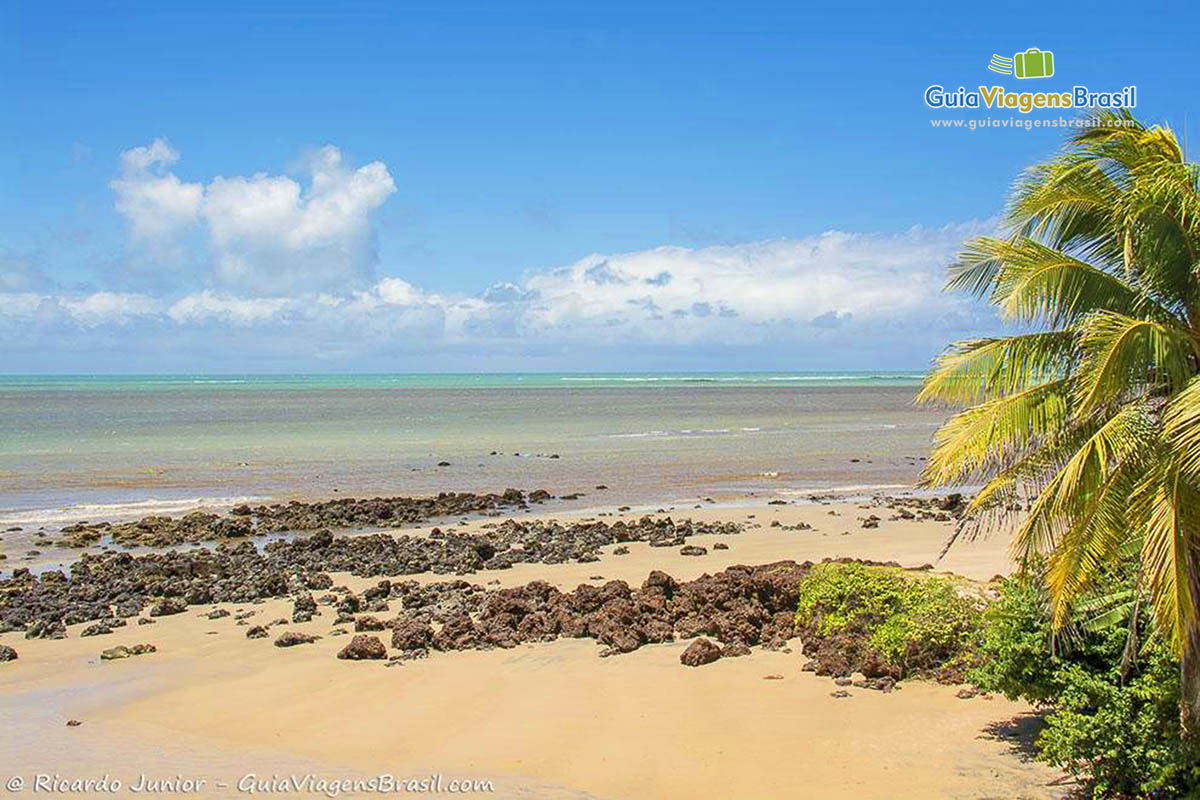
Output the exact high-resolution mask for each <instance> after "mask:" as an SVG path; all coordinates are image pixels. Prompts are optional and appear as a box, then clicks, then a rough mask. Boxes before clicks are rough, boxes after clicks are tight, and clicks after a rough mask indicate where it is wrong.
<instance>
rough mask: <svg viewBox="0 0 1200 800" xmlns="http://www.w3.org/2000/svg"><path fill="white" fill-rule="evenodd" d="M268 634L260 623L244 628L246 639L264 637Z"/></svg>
mask: <svg viewBox="0 0 1200 800" xmlns="http://www.w3.org/2000/svg"><path fill="white" fill-rule="evenodd" d="M269 635H270V634H269V633H268V632H267V629H266V628H264V627H263V626H262V625H255V626H253V627H252V628H248V629H247V630H246V638H247V639H265V638H267V636H269Z"/></svg>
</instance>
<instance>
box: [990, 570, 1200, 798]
mask: <svg viewBox="0 0 1200 800" xmlns="http://www.w3.org/2000/svg"><path fill="white" fill-rule="evenodd" d="M1109 583H1110V586H1112V587H1113V588H1114V591H1112V592H1110V594H1109V595H1108V596H1107V597H1106V598H1101V599H1100V601H1098V603H1097V602H1093V603H1092V606H1093V607H1095V606H1096V605H1097V604H1099V605H1102V606H1103V605H1112V599H1113V598H1114V597H1115V598H1123V597H1126V596H1128V591H1129V590H1131V589H1132V588H1133V586H1132V582H1131V581H1130V580H1129V579H1128V578H1125V577H1118V576H1110V580H1109ZM1114 611H1115V612H1116V613H1112V612H1114ZM984 620H985V626H984V630H983V635H982V637H981V639H980V645H979V655H980V658H979V660H978V666H977V667H976V668H975V669H974V670H972V671H971V673H970V674H969V676H968V677H969V678H970V679H971V680H972V681H974V682H975V683H977V684H978V685H979V686H980V687H981V688H983V689H986V690H988V691H995V692H1002V693H1003V694H1005V695H1006V696H1008V697H1010V698H1013V699H1017V698H1020V699H1023V700H1027V701H1030V702H1033V703H1036V704H1038V705H1041V706H1043V707H1044V708H1046V709H1047V712H1048V713H1047V715H1046V728H1045V729H1044V730H1043V731H1042V733H1041V735H1040V736H1039V738H1038V740H1037V748H1038V759H1039V760H1042V761H1045V762H1047V763H1050V764H1053V765H1055V766H1059V767H1062V768H1064V769H1066V770H1067V771H1068V772H1071V773H1072V774H1074V775H1076V776H1079V777H1081V778H1084V779H1086V780H1088V781H1090V782H1091V783H1092V788H1093V791H1094V793H1095V795H1096V796H1099V797H1193V796H1197V795H1200V750H1197V748H1196V747H1195V746H1194V745H1191V744H1189V743H1188V740H1187V739H1184V738H1183V737H1181V736H1180V729H1179V706H1178V698H1179V661H1178V659H1177V658H1175V656H1174V654H1173V653H1172V652H1171V651H1170V649H1169V648H1168V647H1166V646H1165V645H1164V643H1163V642H1162V641H1161V640H1159V639H1155V638H1153V636H1152V632H1151V631H1150V629H1149V626H1148V625H1147V623H1146V621H1145V620H1142V619H1139V618H1137V606H1136V604H1133V605H1130V604H1128V603H1124V602H1121V601H1120V600H1118V601H1117V604H1116V606H1115V607H1114V608H1111V609H1110V610H1109V611H1108V612H1107V613H1103V614H1099V615H1096V616H1092V617H1090V618H1089V619H1088V620H1087V621H1086V622H1078V621H1077V622H1076V623H1075V624H1071V625H1069V626H1068V627H1066V628H1065V629H1062V630H1061V631H1060V632H1059V634H1058V635H1057V636H1056V635H1055V630H1054V627H1053V620H1052V615H1051V610H1050V598H1049V596H1048V592H1047V590H1046V588H1045V582H1044V578H1043V575H1042V574H1041V572H1040V570H1038V569H1036V568H1034V569H1030V570H1028V571H1026V572H1025V573H1023V574H1021V575H1019V576H1015V577H1013V578H1010V579H1008V580H1006V581H1005V582H1004V583H1003V584H1002V586H1001V590H1000V598H999V599H998V600H997V601H996V602H995V603H993V604H992V605H990V606H989V607H988V609H987V610H986V611H985V612H984ZM1143 636H1151V638H1150V640H1149V641H1147V642H1141V637H1143ZM1052 644H1053V648H1052V647H1051V645H1052Z"/></svg>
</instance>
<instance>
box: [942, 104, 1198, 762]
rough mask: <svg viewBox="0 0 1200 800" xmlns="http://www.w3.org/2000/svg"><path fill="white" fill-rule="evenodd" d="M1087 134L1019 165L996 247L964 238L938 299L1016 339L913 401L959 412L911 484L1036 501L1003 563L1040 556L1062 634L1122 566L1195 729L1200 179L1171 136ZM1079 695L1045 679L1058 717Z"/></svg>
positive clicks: (1001, 502)
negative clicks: (1023, 167)
mask: <svg viewBox="0 0 1200 800" xmlns="http://www.w3.org/2000/svg"><path fill="white" fill-rule="evenodd" d="M1093 122H1095V123H1096V124H1095V125H1094V126H1092V127H1087V128H1083V129H1081V130H1080V132H1079V133H1078V134H1076V135H1075V136H1074V137H1073V138H1072V139H1071V140H1070V142H1069V143H1068V145H1067V147H1066V149H1065V150H1064V151H1063V152H1062V153H1061V154H1060V155H1059V156H1057V157H1055V158H1053V159H1051V160H1049V161H1047V162H1046V163H1043V164H1039V165H1037V166H1035V167H1033V168H1032V169H1031V170H1029V172H1028V173H1027V175H1026V176H1025V178H1024V179H1023V180H1022V181H1021V182H1020V183H1019V185H1018V187H1017V188H1016V190H1015V192H1014V195H1013V198H1012V201H1011V203H1010V206H1009V210H1008V214H1007V230H1006V231H1005V233H1004V235H1003V236H999V237H983V238H979V239H975V240H973V241H972V242H970V243H969V244H968V245H967V247H966V250H965V252H964V253H963V254H962V256H961V259H960V263H959V264H957V265H956V266H955V267H954V268H953V270H952V275H951V278H950V283H949V286H950V287H951V288H954V289H961V290H965V291H967V292H969V293H971V294H974V295H975V296H977V297H980V298H983V299H986V300H987V301H988V302H989V303H990V304H991V305H992V306H993V307H994V308H995V309H996V311H997V312H998V313H999V314H1000V316H1001V317H1002V318H1003V319H1005V320H1007V321H1008V322H1011V323H1013V324H1014V325H1015V326H1017V327H1019V328H1021V329H1022V330H1023V331H1024V332H1022V333H1020V334H1018V335H1015V336H1009V337H1004V338H997V339H978V340H973V341H967V342H960V343H958V344H956V345H953V346H952V347H951V348H950V350H949V351H948V352H947V353H946V354H945V355H943V356H942V357H941V358H940V359H939V360H938V362H937V364H936V365H935V367H934V369H933V370H932V372H931V373H930V374H929V376H928V377H927V378H926V381H925V384H924V387H923V389H922V391H921V394H920V397H919V399H920V401H922V402H926V403H938V404H945V405H950V406H957V407H960V408H964V409H965V410H962V411H961V412H960V413H957V414H956V415H955V416H953V417H952V418H951V419H950V420H949V421H948V422H947V423H946V424H945V425H944V426H943V427H942V428H941V429H940V430H939V431H938V433H937V437H936V444H935V448H934V451H933V453H932V455H931V457H930V459H929V462H928V465H927V469H926V472H925V476H924V479H925V482H926V483H927V484H928V485H930V486H948V485H962V484H971V483H977V482H982V483H984V488H983V489H982V491H980V493H979V494H978V495H977V496H976V497H975V498H974V500H973V501H972V503H971V505H970V507H969V509H968V518H969V520H970V521H971V522H972V523H973V524H975V525H977V526H980V527H984V526H989V525H993V524H997V523H1003V522H1006V521H1007V520H1009V519H1012V518H1013V514H1014V512H1016V511H1022V510H1024V509H1025V507H1026V505H1027V503H1028V504H1029V507H1028V511H1027V512H1026V513H1024V516H1023V517H1022V519H1021V521H1020V524H1019V526H1018V527H1017V529H1016V534H1015V536H1014V541H1013V545H1014V551H1015V553H1016V555H1017V556H1018V557H1019V558H1021V559H1023V560H1025V561H1029V560H1031V559H1033V558H1034V557H1035V556H1038V555H1045V556H1047V558H1048V561H1047V569H1046V575H1045V582H1046V588H1047V598H1048V603H1049V609H1050V610H1049V615H1050V621H1051V624H1052V626H1053V627H1054V628H1056V629H1063V628H1065V627H1066V626H1068V625H1069V623H1070V621H1071V620H1072V619H1073V617H1074V615H1075V613H1076V612H1077V611H1078V607H1079V604H1080V603H1081V602H1082V601H1083V599H1084V598H1085V597H1087V596H1088V595H1089V593H1091V592H1094V591H1096V590H1097V588H1098V587H1102V586H1103V583H1104V581H1105V579H1106V576H1108V575H1110V574H1111V573H1112V572H1113V571H1114V570H1116V569H1118V568H1119V567H1120V565H1123V564H1131V565H1133V567H1134V571H1135V574H1136V586H1137V587H1138V589H1137V594H1138V596H1139V598H1140V596H1142V595H1144V596H1145V598H1146V600H1147V601H1148V603H1149V604H1150V605H1151V606H1152V608H1153V612H1154V620H1155V627H1154V635H1155V636H1156V637H1157V641H1159V642H1161V645H1160V646H1161V648H1162V649H1163V650H1164V651H1165V653H1167V654H1169V655H1170V656H1171V657H1173V658H1176V659H1178V663H1179V665H1180V675H1179V680H1178V682H1177V683H1178V686H1179V696H1178V698H1177V700H1178V703H1179V715H1180V720H1181V729H1182V730H1183V731H1185V732H1186V733H1187V734H1188V735H1190V736H1200V169H1198V166H1197V165H1196V164H1193V163H1189V162H1188V161H1187V160H1186V159H1185V156H1184V152H1183V148H1182V147H1181V146H1180V144H1179V142H1178V140H1177V138H1176V136H1175V134H1174V132H1172V131H1171V130H1170V129H1169V128H1164V127H1159V126H1147V125H1145V124H1142V123H1140V122H1138V121H1136V120H1134V119H1133V118H1132V117H1131V116H1130V115H1129V114H1128V113H1126V112H1104V113H1100V114H1098V115H1097V116H1096V117H1095V118H1094V120H1093ZM1164 657H1166V656H1164ZM1085 683H1086V682H1085V681H1082V680H1081V681H1077V682H1075V683H1074V684H1072V686H1073V689H1072V691H1073V692H1074V694H1071V695H1069V696H1068V695H1066V694H1065V692H1066V689H1065V688H1063V687H1060V686H1058V685H1055V686H1054V687H1052V691H1054V692H1056V695H1055V697H1056V705H1058V706H1059V707H1060V708H1066V707H1067V705H1068V701H1069V700H1070V699H1071V698H1075V697H1084V696H1086V697H1089V698H1090V697H1092V694H1089V691H1092V690H1094V689H1095V686H1094V685H1090V684H1088V685H1085ZM1089 686H1090V689H1089ZM1123 688H1124V689H1127V690H1128V692H1132V691H1134V686H1133V684H1128V685H1126V686H1124V687H1123ZM1093 693H1094V692H1093ZM1119 694H1120V696H1121V697H1126V696H1127V692H1122V693H1119ZM1102 699H1103V698H1098V699H1097V700H1096V702H1100V701H1101V700H1102ZM1122 702H1124V701H1122ZM1091 707H1092V706H1091V705H1086V704H1085V705H1080V708H1081V709H1088V708H1091ZM1104 707H1105V708H1107V707H1108V706H1104ZM1081 713H1083V711H1081ZM1099 714H1100V712H1098V711H1097V712H1096V717H1095V718H1094V719H1101V717H1100V716H1099ZM1104 719H1105V720H1106V723H1105V724H1115V719H1116V718H1107V717H1105V718H1104ZM1117 737H1118V733H1117V732H1116V731H1110V732H1108V735H1107V736H1105V737H1102V738H1105V739H1108V740H1115V739H1116V738H1117Z"/></svg>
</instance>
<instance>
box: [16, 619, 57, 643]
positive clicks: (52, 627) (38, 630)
mask: <svg viewBox="0 0 1200 800" xmlns="http://www.w3.org/2000/svg"><path fill="white" fill-rule="evenodd" d="M25 638H26V639H65V638H67V626H66V625H64V624H63V621H62V620H60V619H59V620H50V619H39V620H36V621H34V622H33V623H32V624H31V625H30V626H29V627H28V628H26V629H25Z"/></svg>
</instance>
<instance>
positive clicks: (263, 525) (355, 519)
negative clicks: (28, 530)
mask: <svg viewBox="0 0 1200 800" xmlns="http://www.w3.org/2000/svg"><path fill="white" fill-rule="evenodd" d="M549 497H550V494H549V492H546V491H545V490H544V489H538V490H536V491H534V492H532V493H531V494H530V495H529V497H528V498H527V497H526V495H525V493H524V492H522V491H520V490H518V489H506V490H505V491H504V493H503V494H474V493H471V492H443V493H441V494H439V495H437V496H436V497H375V498H371V499H355V498H351V497H344V498H338V499H336V500H323V501H319V502H313V503H303V502H300V501H298V500H296V501H292V502H290V503H275V504H272V505H258V506H248V505H240V506H236V507H234V508H233V509H232V510H231V511H230V513H229V514H228V515H219V514H212V513H208V512H204V511H194V512H192V513H190V514H185V515H184V516H182V517H166V516H149V517H144V518H142V519H140V520H138V521H136V522H120V523H108V522H98V523H89V522H80V523H77V524H75V525H68V526H66V527H65V528H63V529H62V536H61V538H60V539H59V541H58V544H59V545H62V546H64V547H89V546H91V545H94V544H96V543H97V542H99V541H100V539H101V538H102V537H103V536H106V535H107V536H110V537H111V538H112V541H113V542H114V543H116V544H119V545H123V546H126V547H132V546H143V547H171V546H174V545H179V544H185V543H194V542H205V541H221V540H226V539H236V538H240V537H244V536H254V535H257V534H263V533H275V532H279V531H315V530H319V529H321V528H399V527H401V526H402V525H408V524H416V523H420V522H428V521H429V520H433V519H440V518H442V517H461V516H464V515H467V514H483V513H489V512H494V511H497V510H499V509H503V508H526V507H527V506H528V502H540V501H542V500H545V499H548V498H549Z"/></svg>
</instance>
